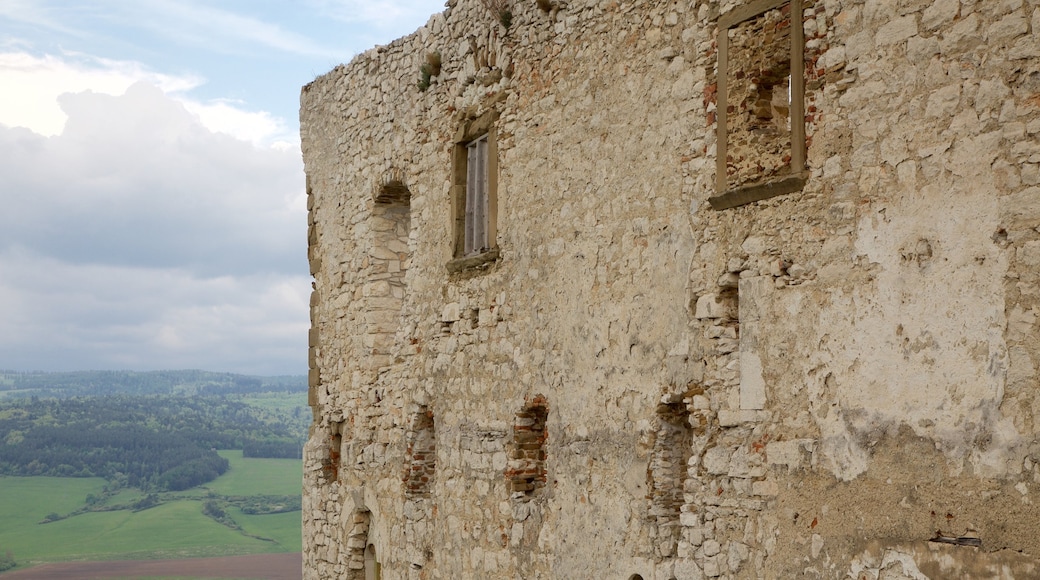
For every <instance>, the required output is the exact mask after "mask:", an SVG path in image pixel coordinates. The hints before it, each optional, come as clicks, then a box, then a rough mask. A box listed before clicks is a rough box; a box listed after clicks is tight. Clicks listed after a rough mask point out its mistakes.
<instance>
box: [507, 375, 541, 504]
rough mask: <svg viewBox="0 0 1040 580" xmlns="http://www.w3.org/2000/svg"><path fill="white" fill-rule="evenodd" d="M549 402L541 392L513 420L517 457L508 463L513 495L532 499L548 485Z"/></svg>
mask: <svg viewBox="0 0 1040 580" xmlns="http://www.w3.org/2000/svg"><path fill="white" fill-rule="evenodd" d="M548 416H549V409H548V405H547V404H546V401H545V398H544V397H542V396H541V395H538V396H537V397H535V399H534V401H533V402H532V403H531V404H529V405H527V406H526V407H524V409H523V410H522V411H520V412H519V413H517V414H516V420H515V421H514V423H513V458H512V459H511V460H510V461H509V463H508V464H507V466H506V477H507V478H508V479H509V482H510V491H512V498H513V499H519V500H522V501H529V500H530V499H531V498H532V497H534V494H535V492H536V491H537V490H539V489H541V488H542V487H544V486H545V479H546V476H545V441H546V439H547V437H548V434H547V433H546V430H545V423H546V419H547V418H548Z"/></svg>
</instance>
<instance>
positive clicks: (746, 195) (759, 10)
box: [708, 0, 807, 210]
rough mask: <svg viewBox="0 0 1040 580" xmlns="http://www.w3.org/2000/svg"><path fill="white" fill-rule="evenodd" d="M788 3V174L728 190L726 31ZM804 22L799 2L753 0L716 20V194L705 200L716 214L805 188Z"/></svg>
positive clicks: (727, 66) (727, 65)
mask: <svg viewBox="0 0 1040 580" xmlns="http://www.w3.org/2000/svg"><path fill="white" fill-rule="evenodd" d="M788 3H790V5H791V10H790V13H791V117H790V118H791V150H790V153H791V173H790V174H788V175H786V176H784V177H782V178H779V179H774V180H770V181H765V182H759V183H752V184H747V185H742V186H739V187H734V188H732V189H731V188H730V187H729V183H728V179H727V176H726V169H727V168H726V155H727V153H728V151H727V149H728V147H727V145H728V136H729V133H728V130H727V117H728V116H729V113H728V108H729V94H728V92H729V91H728V86H727V85H728V82H727V81H728V74H729V31H730V29H732V28H733V27H734V26H736V25H738V24H741V23H743V22H745V21H747V20H750V19H752V18H755V17H758V16H761V15H762V14H764V13H766V12H768V11H770V10H774V9H777V8H780V7H782V6H783V5H784V4H788ZM803 21H804V16H803V14H802V0H756V1H755V2H751V3H750V4H747V5H746V6H741V7H739V8H735V9H733V10H731V11H730V12H727V13H726V14H724V15H723V16H721V17H719V32H718V42H717V44H718V56H719V59H718V71H717V73H716V75H717V77H716V80H717V86H718V96H717V98H718V100H717V104H716V111H717V113H716V115H715V118H716V155H715V191H716V192H717V194H716V195H715V196H714V197H710V198H708V202H709V203H710V204H711V207H712V208H714V209H716V210H723V209H728V208H733V207H737V206H741V205H746V204H749V203H752V202H756V201H761V200H763V199H769V198H771V197H776V196H778V195H784V194H786V193H791V192H794V191H799V190H801V189H802V188H803V187H804V186H805V181H806V177H807V172H806V170H805V157H806V151H805V56H804V54H805V31H804V24H803Z"/></svg>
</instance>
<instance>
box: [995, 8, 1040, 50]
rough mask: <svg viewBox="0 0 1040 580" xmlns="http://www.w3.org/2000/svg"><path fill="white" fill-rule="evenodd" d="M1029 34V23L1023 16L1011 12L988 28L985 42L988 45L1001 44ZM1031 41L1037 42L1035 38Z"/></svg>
mask: <svg viewBox="0 0 1040 580" xmlns="http://www.w3.org/2000/svg"><path fill="white" fill-rule="evenodd" d="M1027 32H1029V21H1028V20H1026V18H1025V16H1024V15H1022V14H1019V13H1016V12H1012V13H1011V14H1008V15H1007V16H1005V17H1003V18H1001V19H1000V20H998V21H997V22H994V23H993V24H991V25H990V26H989V29H988V30H987V31H986V40H987V42H989V43H996V42H1003V41H1007V40H1009V39H1012V38H1015V37H1017V36H1020V35H1022V34H1025V33H1027ZM1033 40H1034V41H1035V40H1037V39H1036V38H1035V37H1034V38H1033Z"/></svg>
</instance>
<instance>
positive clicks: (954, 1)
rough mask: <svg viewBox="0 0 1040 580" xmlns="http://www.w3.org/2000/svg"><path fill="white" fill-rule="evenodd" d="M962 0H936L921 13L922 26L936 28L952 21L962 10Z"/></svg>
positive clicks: (927, 28)
mask: <svg viewBox="0 0 1040 580" xmlns="http://www.w3.org/2000/svg"><path fill="white" fill-rule="evenodd" d="M960 5H961V3H960V0H936V1H935V2H932V4H931V5H930V6H928V7H927V8H925V9H924V12H922V13H921V26H924V29H925V30H935V29H936V28H938V27H940V26H942V25H944V24H946V23H947V22H950V21H952V20H953V19H954V18H956V17H957V13H958V12H959V11H960V7H961V6H960Z"/></svg>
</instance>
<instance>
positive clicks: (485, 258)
mask: <svg viewBox="0 0 1040 580" xmlns="http://www.w3.org/2000/svg"><path fill="white" fill-rule="evenodd" d="M498 258H499V251H498V248H491V249H490V250H487V251H486V252H483V253H480V254H476V255H473V256H465V257H462V258H455V259H453V260H450V261H449V262H448V264H447V268H448V272H449V273H451V274H457V273H459V272H468V271H470V270H482V269H484V268H487V267H488V266H490V265H491V264H492V263H493V262H495V261H496V260H498Z"/></svg>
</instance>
